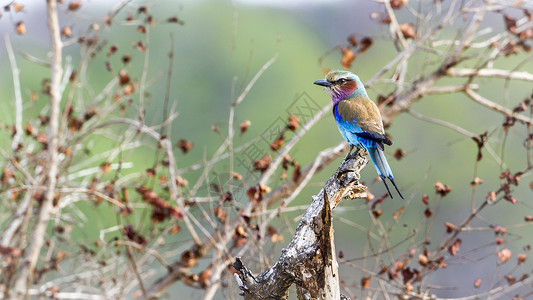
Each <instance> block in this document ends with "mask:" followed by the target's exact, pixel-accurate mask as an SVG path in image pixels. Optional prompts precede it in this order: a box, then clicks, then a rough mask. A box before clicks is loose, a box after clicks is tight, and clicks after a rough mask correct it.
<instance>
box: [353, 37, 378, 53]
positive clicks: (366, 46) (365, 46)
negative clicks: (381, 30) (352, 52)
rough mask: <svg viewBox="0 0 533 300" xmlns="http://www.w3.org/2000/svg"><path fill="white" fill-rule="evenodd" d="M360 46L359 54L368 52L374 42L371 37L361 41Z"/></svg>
mask: <svg viewBox="0 0 533 300" xmlns="http://www.w3.org/2000/svg"><path fill="white" fill-rule="evenodd" d="M360 44H361V46H360V47H359V50H357V53H363V52H366V51H367V50H368V49H369V48H370V47H372V45H373V44H374V41H373V40H372V39H371V38H369V37H365V38H363V39H362V40H361V41H360Z"/></svg>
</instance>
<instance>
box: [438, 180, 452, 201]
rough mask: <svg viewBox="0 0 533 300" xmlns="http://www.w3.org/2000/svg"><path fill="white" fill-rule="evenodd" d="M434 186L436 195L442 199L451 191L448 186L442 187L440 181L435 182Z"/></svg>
mask: <svg viewBox="0 0 533 300" xmlns="http://www.w3.org/2000/svg"><path fill="white" fill-rule="evenodd" d="M434 186H435V191H436V192H437V194H439V195H441V196H442V197H444V196H446V195H448V193H449V192H450V191H451V190H452V189H451V188H450V187H449V186H447V185H444V184H443V183H442V182H440V181H435V183H434Z"/></svg>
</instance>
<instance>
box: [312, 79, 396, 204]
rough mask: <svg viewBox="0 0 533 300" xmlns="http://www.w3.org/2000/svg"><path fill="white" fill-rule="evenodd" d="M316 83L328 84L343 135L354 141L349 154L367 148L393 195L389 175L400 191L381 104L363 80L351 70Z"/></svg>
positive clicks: (327, 87)
mask: <svg viewBox="0 0 533 300" xmlns="http://www.w3.org/2000/svg"><path fill="white" fill-rule="evenodd" d="M314 83H315V84H316V85H321V86H323V87H324V89H325V91H326V92H327V93H328V94H329V95H330V96H331V100H332V101H333V116H334V117H335V121H336V122H337V127H339V131H340V132H341V135H342V137H343V138H344V139H345V140H346V141H347V142H348V143H349V144H350V151H348V155H347V156H346V157H348V156H349V155H350V153H351V152H352V149H353V147H354V146H357V145H359V146H362V147H364V148H365V149H366V151H367V152H368V154H369V155H370V158H371V159H372V163H373V164H374V167H376V171H377V172H378V175H379V177H381V179H382V181H383V183H384V184H385V188H387V192H388V193H389V196H390V197H391V198H392V194H391V192H390V190H389V187H388V186H387V183H386V181H385V178H388V179H389V180H390V181H391V182H392V185H394V187H395V188H396V191H398V194H399V195H400V197H401V198H402V199H403V196H402V194H401V193H400V191H399V190H398V187H397V186H396V183H395V182H394V176H393V175H392V171H391V169H390V167H389V163H388V162H387V159H386V158H385V154H384V153H383V150H384V145H389V146H390V145H392V141H391V140H390V139H389V138H387V137H386V136H385V130H384V129H383V120H382V119H381V114H380V113H379V109H378V107H377V105H376V104H375V103H374V102H373V101H372V100H370V98H369V97H368V94H367V93H366V90H365V87H364V86H363V83H362V82H361V80H360V79H359V77H357V75H355V74H353V73H350V72H348V71H331V72H329V73H328V75H326V79H321V80H317V81H315V82H314Z"/></svg>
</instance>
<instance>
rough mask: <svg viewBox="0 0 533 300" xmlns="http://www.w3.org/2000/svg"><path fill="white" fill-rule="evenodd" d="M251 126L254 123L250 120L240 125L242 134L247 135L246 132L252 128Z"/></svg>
mask: <svg viewBox="0 0 533 300" xmlns="http://www.w3.org/2000/svg"><path fill="white" fill-rule="evenodd" d="M250 125H252V122H250V120H245V121H244V122H242V123H241V125H240V127H241V134H243V133H245V132H246V130H248V127H250Z"/></svg>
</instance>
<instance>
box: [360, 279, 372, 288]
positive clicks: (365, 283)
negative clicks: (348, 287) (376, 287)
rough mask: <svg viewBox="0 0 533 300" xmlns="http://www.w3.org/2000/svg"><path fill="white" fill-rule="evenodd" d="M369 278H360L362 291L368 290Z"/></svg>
mask: <svg viewBox="0 0 533 300" xmlns="http://www.w3.org/2000/svg"><path fill="white" fill-rule="evenodd" d="M370 278H371V277H370V276H369V277H363V278H361V287H362V288H363V289H365V290H366V289H368V288H369V287H370Z"/></svg>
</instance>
